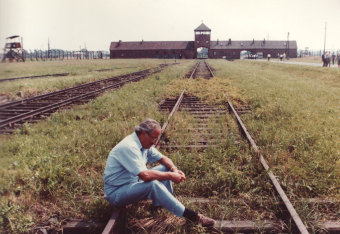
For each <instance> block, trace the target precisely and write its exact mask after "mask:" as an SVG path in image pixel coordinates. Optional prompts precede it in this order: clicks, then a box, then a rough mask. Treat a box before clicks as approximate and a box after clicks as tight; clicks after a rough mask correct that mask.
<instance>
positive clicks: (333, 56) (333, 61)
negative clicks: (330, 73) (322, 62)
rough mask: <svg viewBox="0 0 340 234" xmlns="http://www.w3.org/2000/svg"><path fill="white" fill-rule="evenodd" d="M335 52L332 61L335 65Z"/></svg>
mask: <svg viewBox="0 0 340 234" xmlns="http://www.w3.org/2000/svg"><path fill="white" fill-rule="evenodd" d="M335 57H336V56H335V54H334V52H333V54H332V63H333V65H334V61H335Z"/></svg>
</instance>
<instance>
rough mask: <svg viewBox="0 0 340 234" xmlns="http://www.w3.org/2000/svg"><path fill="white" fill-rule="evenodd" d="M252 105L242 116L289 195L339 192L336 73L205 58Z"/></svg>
mask: <svg viewBox="0 0 340 234" xmlns="http://www.w3.org/2000/svg"><path fill="white" fill-rule="evenodd" d="M211 64H212V66H214V67H215V68H216V69H217V72H216V73H217V75H218V76H224V77H228V78H229V79H230V80H231V82H232V85H233V86H236V87H238V88H239V89H240V90H242V93H243V94H244V95H246V96H247V97H248V98H249V101H250V103H251V104H252V106H253V108H254V112H253V114H252V115H249V116H248V117H245V118H244V121H245V123H246V126H247V127H248V129H249V130H250V132H251V135H252V136H253V137H254V139H255V141H256V143H257V144H258V145H259V146H260V148H261V150H262V151H263V152H264V154H265V155H266V158H267V159H268V160H269V162H270V164H271V166H272V167H273V169H274V171H275V174H277V175H279V178H280V179H281V181H282V185H283V186H284V187H286V188H287V190H288V192H289V193H290V195H292V196H298V197H314V196H317V197H318V196H327V195H328V196H337V197H338V196H339V187H340V180H339V178H340V134H339V132H340V118H339V116H340V96H339V93H340V71H338V70H335V69H334V70H333V69H323V68H306V67H303V68H301V67H300V66H296V65H286V64H262V63H256V62H244V61H235V62H225V61H211Z"/></svg>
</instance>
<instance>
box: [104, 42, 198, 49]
mask: <svg viewBox="0 0 340 234" xmlns="http://www.w3.org/2000/svg"><path fill="white" fill-rule="evenodd" d="M192 49H194V42H193V41H127V42H125V41H124V42H123V41H119V42H111V46H110V50H192Z"/></svg>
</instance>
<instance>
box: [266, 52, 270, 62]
mask: <svg viewBox="0 0 340 234" xmlns="http://www.w3.org/2000/svg"><path fill="white" fill-rule="evenodd" d="M270 57H271V55H270V54H267V59H268V62H269V61H270Z"/></svg>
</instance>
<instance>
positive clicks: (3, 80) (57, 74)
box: [0, 73, 70, 82]
mask: <svg viewBox="0 0 340 234" xmlns="http://www.w3.org/2000/svg"><path fill="white" fill-rule="evenodd" d="M69 74H70V73H56V74H47V75H40V76H23V77H15V78H4V79H1V78H0V82H5V81H13V80H21V79H37V78H42V77H58V76H68V75H69Z"/></svg>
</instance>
